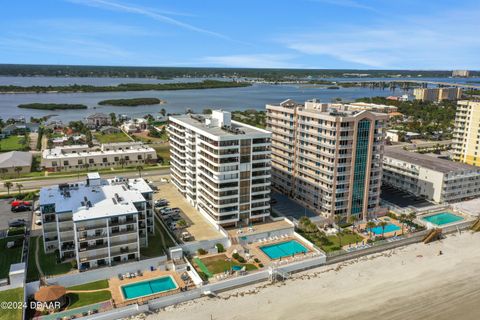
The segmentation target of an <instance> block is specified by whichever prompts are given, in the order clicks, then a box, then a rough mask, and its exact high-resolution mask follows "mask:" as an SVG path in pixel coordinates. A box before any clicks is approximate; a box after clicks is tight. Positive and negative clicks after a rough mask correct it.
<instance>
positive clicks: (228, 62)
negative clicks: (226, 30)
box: [200, 54, 302, 68]
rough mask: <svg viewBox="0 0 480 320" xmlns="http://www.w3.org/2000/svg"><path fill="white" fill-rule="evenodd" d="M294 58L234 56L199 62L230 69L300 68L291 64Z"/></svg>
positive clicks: (282, 55)
mask: <svg viewBox="0 0 480 320" xmlns="http://www.w3.org/2000/svg"><path fill="white" fill-rule="evenodd" d="M294 58H295V56H294V55H290V54H236V55H224V56H209V57H204V58H203V59H201V61H200V62H201V63H207V64H208V65H210V66H225V67H232V68H301V67H302V66H301V65H299V64H296V63H294V62H292V59H294Z"/></svg>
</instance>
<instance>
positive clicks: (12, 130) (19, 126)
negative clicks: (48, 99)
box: [2, 122, 40, 136]
mask: <svg viewBox="0 0 480 320" xmlns="http://www.w3.org/2000/svg"><path fill="white" fill-rule="evenodd" d="M39 127H40V125H39V124H38V123H32V122H28V123H24V122H17V123H14V124H8V125H6V126H5V127H4V128H3V129H2V133H3V134H4V135H5V136H10V135H23V134H26V133H29V132H38V128H39Z"/></svg>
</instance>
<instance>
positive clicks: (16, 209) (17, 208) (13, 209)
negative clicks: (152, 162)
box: [11, 204, 32, 212]
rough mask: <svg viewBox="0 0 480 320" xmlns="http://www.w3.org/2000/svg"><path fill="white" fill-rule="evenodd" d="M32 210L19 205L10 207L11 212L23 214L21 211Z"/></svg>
mask: <svg viewBox="0 0 480 320" xmlns="http://www.w3.org/2000/svg"><path fill="white" fill-rule="evenodd" d="M31 209H32V208H31V207H29V206H26V205H23V204H21V205H19V206H15V207H12V209H11V210H12V212H23V211H28V210H31Z"/></svg>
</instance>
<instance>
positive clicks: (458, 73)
mask: <svg viewBox="0 0 480 320" xmlns="http://www.w3.org/2000/svg"><path fill="white" fill-rule="evenodd" d="M469 76H470V71H468V70H453V71H452V77H469Z"/></svg>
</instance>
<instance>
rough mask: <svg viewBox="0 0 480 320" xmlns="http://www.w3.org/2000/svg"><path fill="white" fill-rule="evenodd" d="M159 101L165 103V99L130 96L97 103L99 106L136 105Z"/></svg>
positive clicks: (158, 102)
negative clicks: (129, 97) (130, 97)
mask: <svg viewBox="0 0 480 320" xmlns="http://www.w3.org/2000/svg"><path fill="white" fill-rule="evenodd" d="M160 103H165V101H164V100H161V99H157V98H132V99H110V100H102V101H100V102H99V103H98V104H99V105H101V106H117V107H136V106H146V105H153V104H160Z"/></svg>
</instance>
